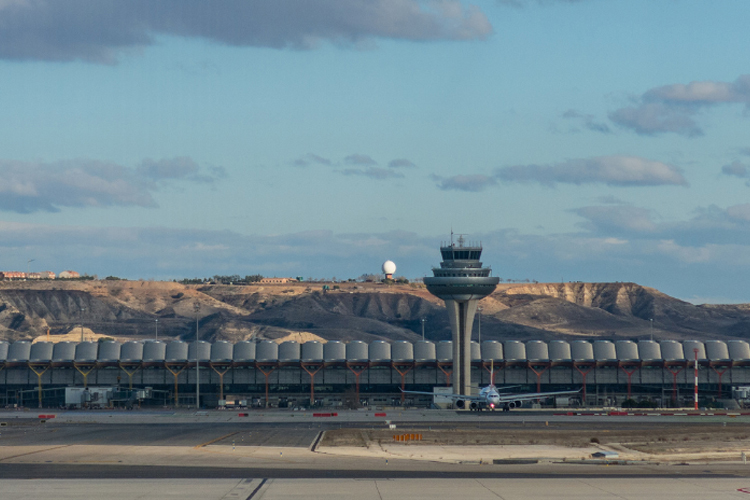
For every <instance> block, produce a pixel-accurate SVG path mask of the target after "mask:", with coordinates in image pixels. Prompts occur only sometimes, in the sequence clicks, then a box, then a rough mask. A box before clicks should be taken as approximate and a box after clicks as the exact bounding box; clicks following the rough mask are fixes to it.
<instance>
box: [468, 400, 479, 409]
mask: <svg viewBox="0 0 750 500" xmlns="http://www.w3.org/2000/svg"><path fill="white" fill-rule="evenodd" d="M469 408H471V409H472V410H476V409H477V408H479V405H478V404H477V403H475V402H472V403H471V404H470V405H469Z"/></svg>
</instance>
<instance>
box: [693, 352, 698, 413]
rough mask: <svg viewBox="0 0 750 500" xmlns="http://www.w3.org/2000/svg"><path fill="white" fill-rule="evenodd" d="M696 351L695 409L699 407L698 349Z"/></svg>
mask: <svg viewBox="0 0 750 500" xmlns="http://www.w3.org/2000/svg"><path fill="white" fill-rule="evenodd" d="M693 352H694V353H695V390H694V394H695V409H696V410H697V409H698V349H693Z"/></svg>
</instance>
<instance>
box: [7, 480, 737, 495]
mask: <svg viewBox="0 0 750 500" xmlns="http://www.w3.org/2000/svg"><path fill="white" fill-rule="evenodd" d="M0 485H1V486H2V488H3V497H4V498H12V499H14V500H16V499H18V500H21V499H34V500H37V499H39V498H44V497H50V498H55V499H56V500H86V499H99V498H107V499H108V500H136V499H138V500H144V499H163V498H180V499H181V500H192V499H196V500H197V499H200V500H213V499H216V500H220V499H237V500H277V499H283V500H289V499H305V500H338V499H351V498H357V499H358V500H402V499H404V498H409V499H410V500H442V499H451V500H455V499H456V498H497V499H501V500H537V499H538V500H542V499H544V500H547V499H550V498H555V499H575V500H601V499H619V500H641V499H644V498H645V499H652V498H653V499H657V498H658V499H659V500H705V499H712V498H722V499H724V498H727V499H732V498H735V499H747V498H748V493H746V492H745V491H743V490H746V489H747V487H748V485H750V481H747V480H744V479H724V478H714V479H702V478H699V479H695V478H680V479H664V478H658V479H641V480H639V481H637V482H636V481H632V480H629V479H616V478H555V479H547V480H539V479H508V478H472V479H431V480H420V479H378V480H358V479H325V478H322V479H267V478H252V477H248V478H241V479H181V480H158V479H142V480H139V481H133V480H125V479H104V480H102V479H100V480H87V481H81V480H70V479H69V480H55V479H52V480H50V479H43V480H35V481H24V480H3V481H0ZM747 491H750V490H747Z"/></svg>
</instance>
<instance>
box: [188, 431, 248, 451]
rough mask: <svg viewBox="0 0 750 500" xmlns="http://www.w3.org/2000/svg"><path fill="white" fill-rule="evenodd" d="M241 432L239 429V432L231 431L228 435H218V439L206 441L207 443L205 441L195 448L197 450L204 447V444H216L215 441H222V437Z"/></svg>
mask: <svg viewBox="0 0 750 500" xmlns="http://www.w3.org/2000/svg"><path fill="white" fill-rule="evenodd" d="M239 432H240V431H237V432H230V433H229V434H227V435H226V436H221V437H218V438H216V439H212V440H211V441H206V442H205V443H203V444H199V445H198V446H195V447H194V448H195V449H196V450H197V449H198V448H203V447H204V446H208V445H209V444H214V443H216V442H218V441H221V440H222V439H226V438H228V437H230V436H234V435H235V434H239Z"/></svg>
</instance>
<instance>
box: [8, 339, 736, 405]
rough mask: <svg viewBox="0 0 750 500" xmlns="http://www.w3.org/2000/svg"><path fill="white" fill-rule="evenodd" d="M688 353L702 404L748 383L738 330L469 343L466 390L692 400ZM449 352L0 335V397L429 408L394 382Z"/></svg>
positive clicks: (447, 357) (442, 370)
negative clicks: (718, 334)
mask: <svg viewBox="0 0 750 500" xmlns="http://www.w3.org/2000/svg"><path fill="white" fill-rule="evenodd" d="M696 354H697V358H698V378H699V394H700V397H701V404H702V405H705V404H708V403H709V402H712V401H715V400H720V399H727V398H731V397H732V388H733V387H738V386H750V345H749V344H748V343H747V342H745V341H741V340H730V341H728V342H723V341H717V340H708V341H705V342H702V341H699V340H694V341H684V342H677V341H673V340H665V341H661V342H655V341H648V340H647V341H640V342H634V341H629V340H622V341H615V342H612V341H608V340H596V341H593V342H590V341H585V340H575V341H571V342H568V341H563V340H553V341H550V342H545V341H539V340H531V341H526V342H521V341H513V340H511V341H505V342H497V341H485V342H483V343H482V345H481V347H480V345H479V344H477V343H476V342H472V343H471V379H472V380H473V381H474V387H473V390H475V391H476V390H478V389H477V387H482V386H485V385H487V384H489V383H490V382H491V380H490V376H491V375H490V374H491V373H493V374H494V383H495V384H496V385H497V386H498V388H499V389H500V390H501V391H502V387H503V386H515V387H513V388H512V389H510V390H509V392H549V391H562V390H580V393H579V395H576V396H574V397H573V398H571V400H570V401H567V403H568V404H569V405H571V406H579V405H581V406H619V405H621V404H622V403H623V402H625V401H626V400H633V401H635V402H641V403H648V404H653V405H658V406H664V407H666V406H692V401H693V377H694V365H695V361H694V360H695V356H696ZM196 358H197V360H196ZM452 359H453V344H452V342H451V341H441V342H437V343H433V342H430V341H419V342H415V343H411V342H406V341H397V342H391V343H389V342H385V341H375V342H372V343H369V344H367V343H364V342H360V341H353V342H348V343H343V342H339V341H329V342H327V343H321V342H316V341H312V342H305V343H303V344H299V343H297V342H283V343H281V344H276V343H274V342H271V341H261V342H257V343H256V342H252V341H243V342H238V343H236V344H233V343H229V342H224V341H220V342H215V343H213V344H212V343H208V342H198V343H197V344H196V343H188V342H182V341H173V342H166V343H165V342H161V341H132V342H126V343H123V344H121V343H118V342H80V343H77V342H60V343H50V342H37V343H34V344H32V343H30V342H25V341H21V342H15V343H12V344H8V343H5V342H0V398H2V403H4V404H5V405H10V406H13V405H18V406H24V407H31V408H35V407H38V406H40V405H41V406H43V407H59V406H62V405H65V404H66V396H65V393H66V388H80V389H84V390H88V391H86V393H88V392H89V391H90V392H91V393H92V394H94V393H96V394H99V393H100V392H101V390H102V388H109V389H108V390H109V391H110V393H111V395H110V396H109V397H108V398H107V400H106V406H128V407H130V406H134V405H159V406H170V407H174V406H176V405H179V406H194V405H195V394H196V373H199V374H200V397H201V401H200V403H201V406H202V407H206V408H212V407H217V406H219V405H220V403H222V402H226V404H227V405H232V404H235V405H238V404H241V403H240V402H242V404H246V405H247V406H256V407H265V406H266V405H268V406H282V407H283V406H294V407H311V406H314V407H359V406H376V407H377V406H423V407H429V406H431V405H432V404H433V398H432V397H430V396H413V395H404V394H403V393H401V391H400V389H406V390H417V391H432V390H433V388H434V387H448V386H450V385H451V378H452V373H453V371H452V370H453V363H452ZM196 365H198V366H199V367H200V369H199V370H198V369H197V367H196ZM68 392H70V389H68ZM79 392H80V391H79ZM409 396H411V397H409ZM85 403H86V404H84V406H86V405H88V403H90V404H91V405H92V406H93V403H94V401H91V400H89V401H85ZM540 403H541V404H542V405H546V406H554V405H558V406H563V405H565V404H566V401H564V400H544V401H541V402H540ZM101 405H102V406H105V405H104V404H103V403H102V404H101Z"/></svg>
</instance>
